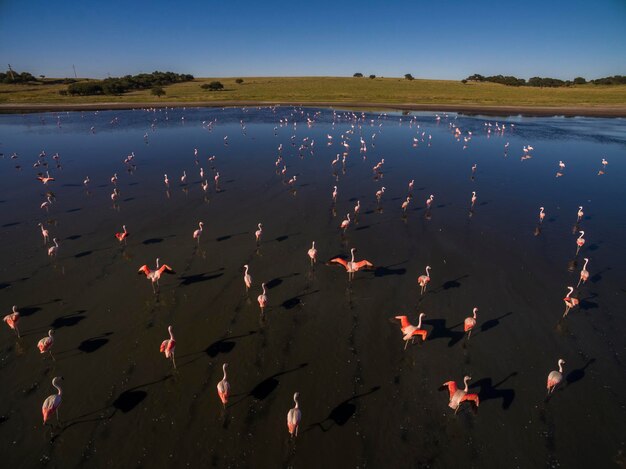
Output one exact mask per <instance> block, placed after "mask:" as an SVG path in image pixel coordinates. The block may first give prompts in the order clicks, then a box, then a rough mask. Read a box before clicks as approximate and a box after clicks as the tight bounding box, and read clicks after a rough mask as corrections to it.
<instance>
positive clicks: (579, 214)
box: [576, 205, 585, 223]
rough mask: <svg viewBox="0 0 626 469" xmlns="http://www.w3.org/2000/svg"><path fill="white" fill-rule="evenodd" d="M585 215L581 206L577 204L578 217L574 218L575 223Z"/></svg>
mask: <svg viewBox="0 0 626 469" xmlns="http://www.w3.org/2000/svg"><path fill="white" fill-rule="evenodd" d="M584 215H585V213H584V212H583V206H582V205H581V206H579V207H578V219H577V220H576V223H578V222H579V221H580V220H582V218H583V216H584Z"/></svg>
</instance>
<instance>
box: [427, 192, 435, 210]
mask: <svg viewBox="0 0 626 469" xmlns="http://www.w3.org/2000/svg"><path fill="white" fill-rule="evenodd" d="M433 200H435V196H434V195H432V194H430V197H428V198H427V199H426V208H427V209H430V205H431V204H432V203H433Z"/></svg>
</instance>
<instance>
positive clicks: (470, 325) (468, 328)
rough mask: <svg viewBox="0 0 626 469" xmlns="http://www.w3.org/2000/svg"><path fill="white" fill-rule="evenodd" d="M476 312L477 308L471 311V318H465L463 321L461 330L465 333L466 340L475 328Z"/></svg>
mask: <svg viewBox="0 0 626 469" xmlns="http://www.w3.org/2000/svg"><path fill="white" fill-rule="evenodd" d="M476 311H478V308H474V309H473V310H472V313H473V316H471V317H467V318H465V321H463V330H464V331H465V332H467V338H468V339H469V338H470V336H471V335H472V329H474V326H476Z"/></svg>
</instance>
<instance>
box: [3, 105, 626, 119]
mask: <svg viewBox="0 0 626 469" xmlns="http://www.w3.org/2000/svg"><path fill="white" fill-rule="evenodd" d="M269 105H282V106H307V107H334V108H367V109H372V108H375V109H392V110H406V111H435V112H458V113H461V114H467V115H476V114H482V115H490V116H511V115H523V116H566V117H574V116H586V117H626V105H624V106H593V107H581V106H486V105H466V104H412V103H371V102H354V101H344V102H329V101H311V102H295V101H293V102H290V101H208V102H207V101H193V102H167V101H151V102H135V103H118V102H115V103H87V104H67V103H63V104H57V103H55V104H46V103H41V104H32V103H4V104H0V113H3V112H40V111H86V110H88V111H92V110H112V109H138V108H148V107H156V108H164V107H232V106H269Z"/></svg>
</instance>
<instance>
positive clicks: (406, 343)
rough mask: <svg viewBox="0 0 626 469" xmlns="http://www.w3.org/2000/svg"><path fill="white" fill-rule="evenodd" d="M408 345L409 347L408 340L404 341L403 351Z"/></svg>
mask: <svg viewBox="0 0 626 469" xmlns="http://www.w3.org/2000/svg"><path fill="white" fill-rule="evenodd" d="M408 345H409V341H408V340H405V341H404V350H406V348H407V347H408Z"/></svg>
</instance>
